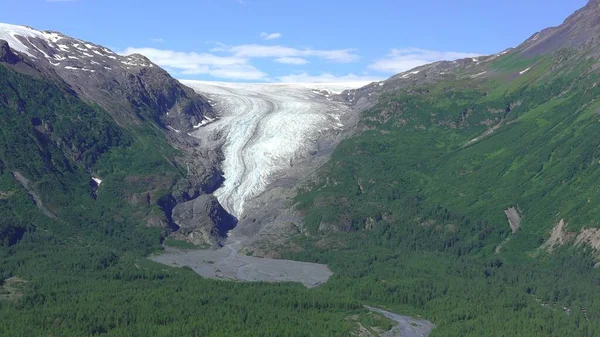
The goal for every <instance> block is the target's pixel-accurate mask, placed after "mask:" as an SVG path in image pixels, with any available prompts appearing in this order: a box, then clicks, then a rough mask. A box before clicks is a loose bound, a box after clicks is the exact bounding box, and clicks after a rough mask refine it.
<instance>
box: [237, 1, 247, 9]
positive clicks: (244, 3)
mask: <svg viewBox="0 0 600 337" xmlns="http://www.w3.org/2000/svg"><path fill="white" fill-rule="evenodd" d="M237 3H239V4H240V5H242V6H244V7H245V6H246V1H244V0H237Z"/></svg>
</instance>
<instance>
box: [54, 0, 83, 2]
mask: <svg viewBox="0 0 600 337" xmlns="http://www.w3.org/2000/svg"><path fill="white" fill-rule="evenodd" d="M75 1H77V0H46V2H75Z"/></svg>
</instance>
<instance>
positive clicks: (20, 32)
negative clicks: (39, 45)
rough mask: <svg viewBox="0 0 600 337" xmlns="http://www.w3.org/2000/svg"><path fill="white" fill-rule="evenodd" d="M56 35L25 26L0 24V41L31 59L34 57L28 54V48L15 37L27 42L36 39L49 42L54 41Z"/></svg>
mask: <svg viewBox="0 0 600 337" xmlns="http://www.w3.org/2000/svg"><path fill="white" fill-rule="evenodd" d="M56 35H58V34H56V33H49V32H41V31H39V30H35V29H33V28H29V27H26V26H16V25H11V24H7V23H0V40H6V42H8V44H9V45H10V47H11V48H12V49H14V50H16V51H18V52H21V53H23V54H26V55H28V56H32V57H35V56H34V55H33V54H32V53H30V48H29V47H28V46H26V45H25V44H24V43H23V42H22V40H20V39H18V38H17V36H20V37H21V38H22V39H25V40H27V41H29V38H38V39H44V40H48V41H50V40H55V39H56V37H57V36H56Z"/></svg>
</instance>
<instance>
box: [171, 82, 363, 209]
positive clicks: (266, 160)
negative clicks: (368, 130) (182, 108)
mask: <svg viewBox="0 0 600 337" xmlns="http://www.w3.org/2000/svg"><path fill="white" fill-rule="evenodd" d="M182 82H183V83H184V84H185V85H188V86H190V87H192V88H194V89H195V90H196V91H198V92H199V93H202V94H205V95H208V97H209V98H210V99H211V100H213V101H215V102H217V104H218V107H219V109H220V110H221V111H220V114H221V116H220V119H219V120H218V121H216V122H213V123H210V124H208V125H205V126H203V127H202V128H200V129H199V130H198V131H195V132H194V133H193V135H194V134H195V135H198V136H201V135H202V134H207V133H210V132H216V131H220V132H223V133H224V134H225V135H226V140H225V144H224V147H223V153H224V155H225V160H224V162H223V172H224V176H225V182H224V184H223V186H222V187H221V188H220V189H218V190H217V191H216V192H215V196H216V197H217V198H218V199H219V202H220V203H221V204H222V205H223V207H224V208H225V209H226V210H227V211H229V212H230V213H231V214H233V215H234V216H236V217H238V218H241V217H242V216H243V212H244V204H245V203H246V202H247V201H248V200H250V199H252V198H253V197H256V196H257V195H259V194H260V193H262V192H263V191H264V190H265V188H266V186H267V185H268V184H269V182H270V180H271V179H272V178H273V176H274V175H275V174H276V173H277V172H279V171H281V170H282V169H284V168H288V167H290V161H291V160H293V159H294V158H297V157H301V156H304V155H306V154H307V153H309V152H310V151H311V150H313V149H314V147H315V144H316V141H317V139H318V137H319V133H320V132H322V131H323V130H325V129H334V128H340V127H342V126H343V125H342V124H340V114H342V113H344V111H345V110H344V108H343V106H341V105H340V104H339V103H336V102H332V101H328V100H327V99H325V98H324V97H323V96H322V95H319V94H316V93H314V92H313V90H314V89H319V90H321V89H327V90H329V91H332V92H340V91H342V90H345V89H350V88H355V87H360V86H362V85H365V84H367V83H350V84H346V85H344V84H343V83H335V84H333V85H331V86H329V88H328V85H327V84H322V83H319V84H312V85H310V84H306V83H303V84H239V83H216V82H200V81H182Z"/></svg>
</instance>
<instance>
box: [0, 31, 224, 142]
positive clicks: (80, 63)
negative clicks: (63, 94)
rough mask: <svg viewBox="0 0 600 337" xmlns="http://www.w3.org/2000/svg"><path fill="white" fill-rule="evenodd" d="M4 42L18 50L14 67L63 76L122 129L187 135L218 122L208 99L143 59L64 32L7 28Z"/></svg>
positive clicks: (12, 61)
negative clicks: (148, 127) (146, 125)
mask: <svg viewBox="0 0 600 337" xmlns="http://www.w3.org/2000/svg"><path fill="white" fill-rule="evenodd" d="M0 40H4V41H6V42H8V46H9V47H10V48H11V49H12V50H13V55H11V56H10V57H9V58H7V59H6V61H7V63H8V64H13V65H15V66H18V65H19V64H21V63H29V64H28V66H29V67H30V68H34V69H35V70H36V71H37V72H39V73H40V74H42V76H44V77H48V78H55V77H57V76H58V77H59V78H60V79H62V80H63V81H64V82H65V83H67V84H68V85H69V86H70V88H71V89H72V90H73V91H75V92H76V93H77V94H78V95H79V96H80V97H81V98H83V99H85V100H86V101H87V102H89V103H94V104H98V105H99V106H101V107H103V108H104V109H105V110H106V111H108V112H109V113H110V114H111V116H112V117H113V118H114V119H115V120H116V121H117V122H118V123H119V124H122V125H135V124H137V123H139V122H140V119H144V118H145V119H149V120H152V121H154V122H156V123H157V124H159V125H160V126H161V127H163V128H170V129H172V130H178V131H187V130H192V129H193V126H195V125H198V124H200V123H201V122H202V121H203V120H205V119H206V117H208V118H214V111H213V110H212V108H211V106H210V104H209V103H208V102H207V101H206V99H205V98H204V97H202V96H200V95H198V94H197V93H195V92H194V91H193V90H191V89H190V88H188V87H185V86H183V85H181V84H180V83H179V82H178V81H177V80H175V79H173V78H172V77H171V76H170V75H169V74H168V73H167V72H166V71H164V70H163V69H161V68H160V67H158V66H156V65H155V64H153V63H152V62H151V61H150V60H148V59H147V58H146V57H144V56H142V55H138V54H134V55H129V56H122V55H119V54H116V53H115V52H113V51H111V50H109V49H107V48H105V47H102V46H99V45H96V44H93V43H90V42H86V41H82V40H79V39H75V38H72V37H68V36H65V35H63V34H61V33H58V32H50V31H39V30H35V29H33V28H30V27H25V26H15V25H8V24H3V23H0ZM17 55H18V56H17ZM19 57H21V58H23V59H24V58H27V61H22V60H21V61H20V60H19ZM23 67H24V66H20V67H17V68H15V69H23ZM29 71H30V72H31V71H32V70H29Z"/></svg>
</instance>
